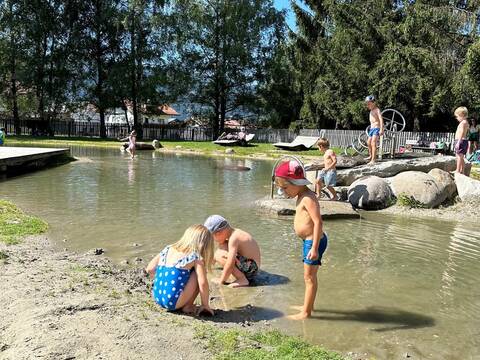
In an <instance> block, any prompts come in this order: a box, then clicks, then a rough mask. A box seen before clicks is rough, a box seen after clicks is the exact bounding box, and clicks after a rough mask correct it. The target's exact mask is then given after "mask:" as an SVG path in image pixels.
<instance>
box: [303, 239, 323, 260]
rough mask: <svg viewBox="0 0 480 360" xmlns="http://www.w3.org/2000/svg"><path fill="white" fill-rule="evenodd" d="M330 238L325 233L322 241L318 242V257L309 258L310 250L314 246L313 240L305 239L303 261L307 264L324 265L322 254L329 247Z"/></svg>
mask: <svg viewBox="0 0 480 360" xmlns="http://www.w3.org/2000/svg"><path fill="white" fill-rule="evenodd" d="M327 244H328V238H327V234H325V233H323V236H322V238H321V239H320V243H319V244H318V259H316V260H310V259H307V255H308V252H309V251H310V249H311V248H312V245H313V240H303V262H304V263H305V264H307V265H322V255H323V253H324V252H325V250H326V249H327Z"/></svg>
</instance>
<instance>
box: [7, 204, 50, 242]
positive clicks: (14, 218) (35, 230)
mask: <svg viewBox="0 0 480 360" xmlns="http://www.w3.org/2000/svg"><path fill="white" fill-rule="evenodd" d="M47 229H48V225H47V223H46V222H45V221H43V220H41V219H39V218H37V217H34V216H29V215H26V214H25V213H24V212H23V211H22V210H20V209H19V208H18V207H16V206H15V205H14V204H12V203H11V202H8V201H4V200H0V241H1V242H3V243H5V244H10V245H11V244H18V243H19V242H20V241H21V240H22V238H23V237H25V236H27V235H36V234H41V233H43V232H45V231H47Z"/></svg>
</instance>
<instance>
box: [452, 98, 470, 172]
mask: <svg viewBox="0 0 480 360" xmlns="http://www.w3.org/2000/svg"><path fill="white" fill-rule="evenodd" d="M454 115H455V118H456V119H457V121H458V122H459V124H458V126H457V131H456V132H455V155H456V157H457V170H456V171H457V172H458V173H460V174H463V173H464V168H465V155H466V154H467V151H468V139H467V133H468V128H469V124H468V120H467V117H468V110H467V108H466V107H464V106H461V107H459V108H457V109H456V110H455V112H454Z"/></svg>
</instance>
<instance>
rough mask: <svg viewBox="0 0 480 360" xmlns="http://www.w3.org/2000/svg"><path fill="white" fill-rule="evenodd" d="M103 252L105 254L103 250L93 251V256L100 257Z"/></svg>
mask: <svg viewBox="0 0 480 360" xmlns="http://www.w3.org/2000/svg"><path fill="white" fill-rule="evenodd" d="M104 252H105V250H104V249H103V248H96V249H93V254H94V255H102V254H103V253H104Z"/></svg>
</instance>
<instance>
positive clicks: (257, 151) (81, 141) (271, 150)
mask: <svg viewBox="0 0 480 360" xmlns="http://www.w3.org/2000/svg"><path fill="white" fill-rule="evenodd" d="M145 142H150V140H145ZM9 144H11V145H37V146H38V145H43V146H59V147H61V146H64V147H68V146H84V147H98V148H119V147H120V144H121V142H118V141H115V140H112V139H99V138H73V137H72V138H48V137H30V136H11V137H9V138H8V143H7V145H9ZM161 144H162V146H163V148H164V149H166V150H185V151H189V150H191V151H195V152H200V153H202V154H205V155H218V154H219V153H225V149H226V148H227V147H225V146H220V145H217V144H214V143H212V142H211V141H171V140H162V141H161ZM178 147H181V148H178ZM232 148H233V149H234V151H235V154H234V156H240V157H247V156H252V155H261V154H264V156H266V157H269V158H279V157H281V156H283V155H295V156H299V155H300V156H308V157H311V158H317V157H318V158H320V157H321V156H322V154H320V152H319V151H318V149H317V148H316V147H313V148H312V149H310V150H306V151H287V150H280V149H277V148H276V147H274V146H273V145H272V144H263V143H262V144H260V143H258V144H255V143H254V144H250V146H245V147H242V146H233V147H232ZM333 150H334V151H335V152H336V153H337V154H343V150H342V149H340V148H333Z"/></svg>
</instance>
